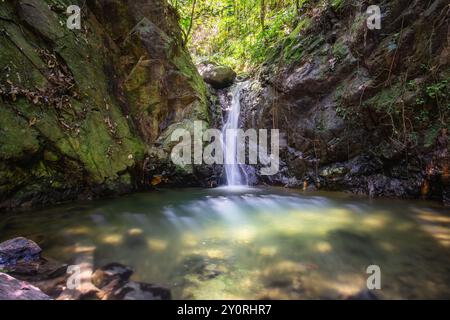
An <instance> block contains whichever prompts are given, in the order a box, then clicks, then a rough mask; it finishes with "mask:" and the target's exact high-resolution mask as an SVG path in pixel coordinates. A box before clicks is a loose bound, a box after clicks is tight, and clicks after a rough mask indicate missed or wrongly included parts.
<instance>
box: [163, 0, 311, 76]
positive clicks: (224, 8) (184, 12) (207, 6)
mask: <svg viewBox="0 0 450 320" xmlns="http://www.w3.org/2000/svg"><path fill="white" fill-rule="evenodd" d="M306 2H307V1H306V0H170V3H171V5H172V6H173V7H175V8H176V9H177V10H178V12H179V15H180V25H181V27H182V29H183V32H184V33H185V37H186V39H187V44H188V47H189V50H190V51H191V53H192V55H193V56H194V59H195V60H196V62H200V61H202V60H211V61H214V62H217V63H221V64H226V65H230V66H231V67H233V68H234V69H236V70H237V71H246V70H249V69H251V67H252V66H254V65H256V64H259V63H261V62H263V61H264V60H266V57H267V56H268V55H269V54H270V53H273V52H274V50H275V49H276V48H277V47H279V46H280V45H282V44H283V41H284V40H285V39H288V37H289V36H290V34H291V33H293V34H294V35H295V34H298V32H299V30H300V29H301V27H302V26H304V25H305V24H306V22H307V21H303V22H302V24H301V26H300V28H298V27H297V25H298V9H299V8H301V7H302V6H303V5H304V3H306ZM193 9H194V10H193ZM192 13H193V15H192ZM191 21H192V26H191ZM296 27H297V28H296ZM288 44H292V39H291V40H289V43H288Z"/></svg>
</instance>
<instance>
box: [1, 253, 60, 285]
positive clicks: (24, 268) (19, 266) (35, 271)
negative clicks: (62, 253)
mask: <svg viewBox="0 0 450 320" xmlns="http://www.w3.org/2000/svg"><path fill="white" fill-rule="evenodd" d="M7 271H8V273H9V274H11V275H12V276H14V277H16V278H18V279H20V280H25V281H30V282H37V281H44V280H48V279H54V278H57V277H60V276H63V275H65V274H66V271H67V264H63V263H60V262H58V261H56V260H53V259H49V258H39V260H36V261H20V262H17V263H16V264H14V265H11V266H9V267H7Z"/></svg>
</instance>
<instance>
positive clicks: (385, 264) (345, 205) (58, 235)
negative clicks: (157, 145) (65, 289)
mask: <svg viewBox="0 0 450 320" xmlns="http://www.w3.org/2000/svg"><path fill="white" fill-rule="evenodd" d="M16 236H25V237H29V238H31V239H33V240H35V241H36V242H38V244H39V245H41V247H42V248H43V249H44V250H45V253H46V254H47V255H49V256H51V257H53V258H56V259H60V260H63V261H64V262H67V263H74V262H75V261H77V262H78V261H80V259H82V258H80V257H82V256H83V254H85V253H86V252H91V253H92V255H93V258H94V263H95V265H96V266H101V265H104V264H107V263H110V262H119V263H123V264H126V265H129V266H131V267H133V268H134V269H135V270H136V273H135V276H134V277H135V280H141V281H145V282H154V283H160V284H164V285H167V286H169V287H170V288H172V291H173V295H174V297H175V298H189V299H216V298H217V299H218V298H221V299H233V298H235V299H242V298H249V299H346V298H350V297H355V296H356V297H358V298H374V297H375V296H376V297H378V298H383V299H416V298H425V299H427V298H450V254H449V253H450V250H449V249H450V216H449V215H448V213H446V212H445V210H444V208H441V207H439V206H438V205H435V204H431V203H421V202H411V201H392V200H389V201H386V200H376V201H374V200H368V199H365V198H358V197H353V196H348V195H343V194H327V193H325V194H303V193H298V192H294V191H286V190H280V189H252V188H246V189H242V190H230V189H220V188H219V189H215V190H200V189H186V190H170V191H169V190H163V191H160V192H154V193H150V194H136V195H131V196H127V197H123V198H120V199H115V200H102V201H95V202H90V203H76V204H72V205H66V206H60V207H55V208H51V209H48V210H43V211H36V212H26V213H20V214H9V215H5V216H2V218H1V219H0V240H5V239H8V238H12V237H16ZM370 265H378V266H380V268H381V272H382V290H379V291H376V292H374V293H371V292H369V293H368V292H367V287H366V280H367V277H368V276H369V275H368V274H366V269H367V267H368V266H370Z"/></svg>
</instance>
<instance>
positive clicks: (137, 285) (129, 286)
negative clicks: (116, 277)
mask: <svg viewBox="0 0 450 320" xmlns="http://www.w3.org/2000/svg"><path fill="white" fill-rule="evenodd" d="M105 289H108V290H105ZM103 291H104V292H105V295H104V296H103V298H102V299H103V300H170V299H171V298H172V295H171V292H170V290H169V289H167V288H164V287H161V286H157V285H153V284H148V283H141V282H133V281H130V282H127V283H126V284H125V285H123V286H119V287H118V288H114V285H111V286H110V287H109V288H104V290H103Z"/></svg>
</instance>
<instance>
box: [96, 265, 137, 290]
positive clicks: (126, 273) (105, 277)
mask: <svg viewBox="0 0 450 320" xmlns="http://www.w3.org/2000/svg"><path fill="white" fill-rule="evenodd" d="M132 274H133V270H131V269H130V268H128V267H126V266H124V265H122V264H120V263H110V264H108V265H106V266H104V267H101V268H100V269H97V270H96V271H95V272H94V274H93V275H92V283H93V284H94V285H95V286H96V287H98V288H100V289H102V288H104V287H105V286H107V285H108V284H110V283H111V282H112V281H114V280H118V281H119V282H126V281H128V280H129V279H130V277H131V275H132Z"/></svg>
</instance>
